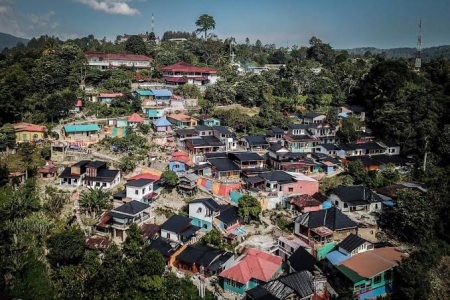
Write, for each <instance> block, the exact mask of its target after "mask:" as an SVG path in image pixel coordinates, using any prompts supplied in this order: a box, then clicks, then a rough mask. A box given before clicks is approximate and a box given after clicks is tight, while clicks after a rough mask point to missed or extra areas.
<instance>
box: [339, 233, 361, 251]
mask: <svg viewBox="0 0 450 300" xmlns="http://www.w3.org/2000/svg"><path fill="white" fill-rule="evenodd" d="M364 243H368V241H366V240H365V239H363V238H362V237H359V236H357V235H356V234H353V233H351V234H350V235H348V236H347V237H346V238H345V239H344V240H343V241H342V242H341V243H340V244H339V245H338V247H339V248H342V249H344V250H345V251H347V252H348V253H352V251H353V250H355V249H356V248H358V247H359V246H361V245H362V244H364Z"/></svg>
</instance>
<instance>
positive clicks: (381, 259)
mask: <svg viewBox="0 0 450 300" xmlns="http://www.w3.org/2000/svg"><path fill="white" fill-rule="evenodd" d="M405 257H407V254H405V253H404V252H402V251H400V250H398V249H397V248H395V247H385V248H377V249H374V250H370V251H366V252H362V253H359V254H357V255H355V256H352V257H351V258H349V259H346V260H344V261H342V262H341V263H339V264H338V265H337V266H336V268H337V270H338V278H339V279H340V281H341V282H342V283H344V284H345V285H347V286H349V287H350V288H351V289H352V290H353V297H354V299H361V300H362V299H375V298H377V297H381V296H385V295H387V294H390V293H391V292H392V290H393V287H394V286H393V285H394V268H395V267H396V266H397V265H398V264H399V263H400V262H401V260H402V259H403V258H405Z"/></svg>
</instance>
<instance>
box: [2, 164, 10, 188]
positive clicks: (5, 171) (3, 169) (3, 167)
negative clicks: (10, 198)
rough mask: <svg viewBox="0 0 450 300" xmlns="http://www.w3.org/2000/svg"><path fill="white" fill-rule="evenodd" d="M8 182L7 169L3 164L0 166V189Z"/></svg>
mask: <svg viewBox="0 0 450 300" xmlns="http://www.w3.org/2000/svg"><path fill="white" fill-rule="evenodd" d="M8 182H9V169H8V166H7V165H6V164H4V163H2V164H0V187H3V186H5V185H7V184H8Z"/></svg>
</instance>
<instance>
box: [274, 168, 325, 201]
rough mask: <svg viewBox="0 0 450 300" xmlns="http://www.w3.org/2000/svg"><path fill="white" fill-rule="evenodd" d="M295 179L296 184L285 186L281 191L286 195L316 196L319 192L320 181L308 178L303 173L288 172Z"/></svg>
mask: <svg viewBox="0 0 450 300" xmlns="http://www.w3.org/2000/svg"><path fill="white" fill-rule="evenodd" d="M286 173H287V174H289V175H290V176H292V178H293V179H294V182H292V183H287V184H283V185H282V186H281V190H282V191H283V194H284V195H292V194H297V195H299V194H300V195H310V196H312V195H314V194H316V193H318V192H319V181H317V180H316V179H314V178H311V177H308V176H306V175H305V174H303V173H292V172H286Z"/></svg>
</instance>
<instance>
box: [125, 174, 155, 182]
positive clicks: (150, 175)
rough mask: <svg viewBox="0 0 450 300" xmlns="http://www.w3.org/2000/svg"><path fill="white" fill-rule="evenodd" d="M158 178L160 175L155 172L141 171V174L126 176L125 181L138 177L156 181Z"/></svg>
mask: <svg viewBox="0 0 450 300" xmlns="http://www.w3.org/2000/svg"><path fill="white" fill-rule="evenodd" d="M160 178H161V176H158V175H155V174H151V173H143V174H138V175H134V176H132V177H130V178H128V179H127V181H131V180H138V179H151V180H153V181H157V180H159V179H160Z"/></svg>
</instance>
